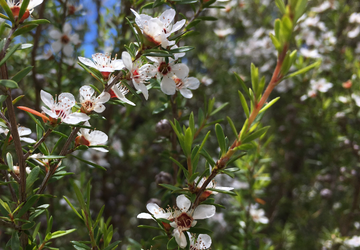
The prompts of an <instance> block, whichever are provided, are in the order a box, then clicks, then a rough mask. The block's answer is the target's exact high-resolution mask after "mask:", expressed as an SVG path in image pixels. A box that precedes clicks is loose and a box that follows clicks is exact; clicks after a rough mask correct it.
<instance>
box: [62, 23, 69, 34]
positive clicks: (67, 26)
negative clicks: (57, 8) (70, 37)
mask: <svg viewBox="0 0 360 250" xmlns="http://www.w3.org/2000/svg"><path fill="white" fill-rule="evenodd" d="M63 32H64V34H70V32H71V25H70V23H65V24H64V26H63Z"/></svg>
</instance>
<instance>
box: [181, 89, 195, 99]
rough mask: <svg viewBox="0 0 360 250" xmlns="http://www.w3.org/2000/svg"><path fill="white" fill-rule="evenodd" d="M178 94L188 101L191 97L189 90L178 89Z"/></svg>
mask: <svg viewBox="0 0 360 250" xmlns="http://www.w3.org/2000/svg"><path fill="white" fill-rule="evenodd" d="M180 93H181V95H182V96H183V97H185V98H188V99H190V98H192V97H193V93H192V92H191V90H189V89H187V88H182V89H180Z"/></svg>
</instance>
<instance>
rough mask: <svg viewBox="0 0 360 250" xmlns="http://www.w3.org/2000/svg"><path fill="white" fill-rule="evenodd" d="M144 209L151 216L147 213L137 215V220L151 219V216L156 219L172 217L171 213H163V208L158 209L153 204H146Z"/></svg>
mask: <svg viewBox="0 0 360 250" xmlns="http://www.w3.org/2000/svg"><path fill="white" fill-rule="evenodd" d="M146 209H147V210H148V211H149V212H150V213H151V214H152V215H151V214H149V213H140V214H138V216H137V218H138V219H153V216H154V217H155V218H156V219H169V218H170V217H171V215H172V213H171V212H169V211H165V210H164V209H163V208H161V207H159V206H158V205H157V204H155V203H148V204H147V205H146Z"/></svg>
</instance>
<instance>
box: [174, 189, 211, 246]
mask: <svg viewBox="0 0 360 250" xmlns="http://www.w3.org/2000/svg"><path fill="white" fill-rule="evenodd" d="M176 205H177V207H178V209H177V210H175V211H174V212H173V215H172V217H173V220H174V221H173V222H171V223H170V225H171V226H172V227H173V228H175V229H174V231H173V236H174V237H175V240H176V242H177V243H178V245H179V246H180V248H184V247H186V245H187V241H186V236H185V234H184V231H187V230H189V229H190V228H191V227H194V226H195V225H196V223H197V221H196V220H200V219H207V218H210V217H212V216H214V215H215V211H216V208H215V206H213V205H199V206H197V207H196V208H195V210H193V209H191V201H190V200H189V199H188V198H186V196H185V195H179V196H178V197H177V198H176Z"/></svg>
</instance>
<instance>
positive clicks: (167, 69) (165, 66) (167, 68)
mask: <svg viewBox="0 0 360 250" xmlns="http://www.w3.org/2000/svg"><path fill="white" fill-rule="evenodd" d="M170 71H171V67H170V66H169V64H167V63H166V62H162V63H161V64H160V66H159V72H160V73H161V74H163V75H166V74H167V73H169V72H170Z"/></svg>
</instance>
